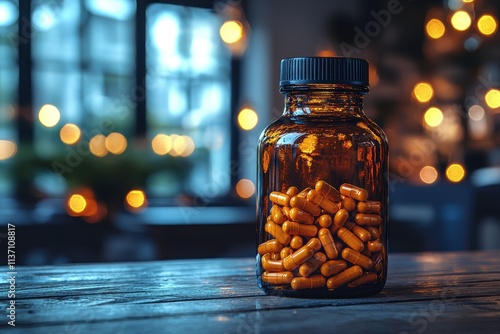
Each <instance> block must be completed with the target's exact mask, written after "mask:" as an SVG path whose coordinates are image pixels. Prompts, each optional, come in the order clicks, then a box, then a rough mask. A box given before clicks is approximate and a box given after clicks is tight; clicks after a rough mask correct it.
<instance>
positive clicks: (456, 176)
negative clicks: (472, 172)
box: [446, 164, 465, 182]
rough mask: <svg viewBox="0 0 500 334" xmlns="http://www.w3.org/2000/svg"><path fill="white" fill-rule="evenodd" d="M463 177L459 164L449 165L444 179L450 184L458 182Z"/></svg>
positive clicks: (463, 170) (462, 169)
mask: <svg viewBox="0 0 500 334" xmlns="http://www.w3.org/2000/svg"><path fill="white" fill-rule="evenodd" d="M464 176H465V169H464V167H462V165H460V164H451V165H449V166H448V168H446V177H447V178H448V180H450V181H451V182H460V181H462V179H463V178H464Z"/></svg>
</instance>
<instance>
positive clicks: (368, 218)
mask: <svg viewBox="0 0 500 334" xmlns="http://www.w3.org/2000/svg"><path fill="white" fill-rule="evenodd" d="M354 221H355V222H356V224H358V225H361V226H377V225H380V223H381V222H382V217H380V216H379V215H374V214H371V213H358V214H357V215H356V216H354Z"/></svg>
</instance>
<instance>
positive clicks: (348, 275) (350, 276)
mask: <svg viewBox="0 0 500 334" xmlns="http://www.w3.org/2000/svg"><path fill="white" fill-rule="evenodd" d="M361 275H363V269H361V267H360V266H352V267H351V268H348V269H346V270H344V271H343V272H341V273H340V274H337V275H335V276H333V277H330V278H329V279H328V281H326V287H327V288H328V289H336V288H338V287H341V286H342V285H344V284H346V283H349V282H351V281H354V280H355V279H358V278H360V277H361Z"/></svg>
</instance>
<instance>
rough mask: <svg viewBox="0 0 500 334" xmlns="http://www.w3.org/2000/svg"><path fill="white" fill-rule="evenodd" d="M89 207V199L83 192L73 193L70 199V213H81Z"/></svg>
mask: <svg viewBox="0 0 500 334" xmlns="http://www.w3.org/2000/svg"><path fill="white" fill-rule="evenodd" d="M86 207H87V200H86V199H85V197H83V196H82V195H81V194H73V195H71V196H70V197H69V199H68V209H69V214H72V215H74V214H81V213H82V212H83V211H84V210H85V208H86Z"/></svg>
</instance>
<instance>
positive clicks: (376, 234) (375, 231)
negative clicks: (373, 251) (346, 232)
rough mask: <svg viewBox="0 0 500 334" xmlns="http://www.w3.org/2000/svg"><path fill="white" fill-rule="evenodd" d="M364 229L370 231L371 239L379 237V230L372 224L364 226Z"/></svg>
mask: <svg viewBox="0 0 500 334" xmlns="http://www.w3.org/2000/svg"><path fill="white" fill-rule="evenodd" d="M365 229H366V230H367V231H368V232H370V235H371V240H375V239H378V238H380V231H379V230H378V228H376V227H374V226H365Z"/></svg>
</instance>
